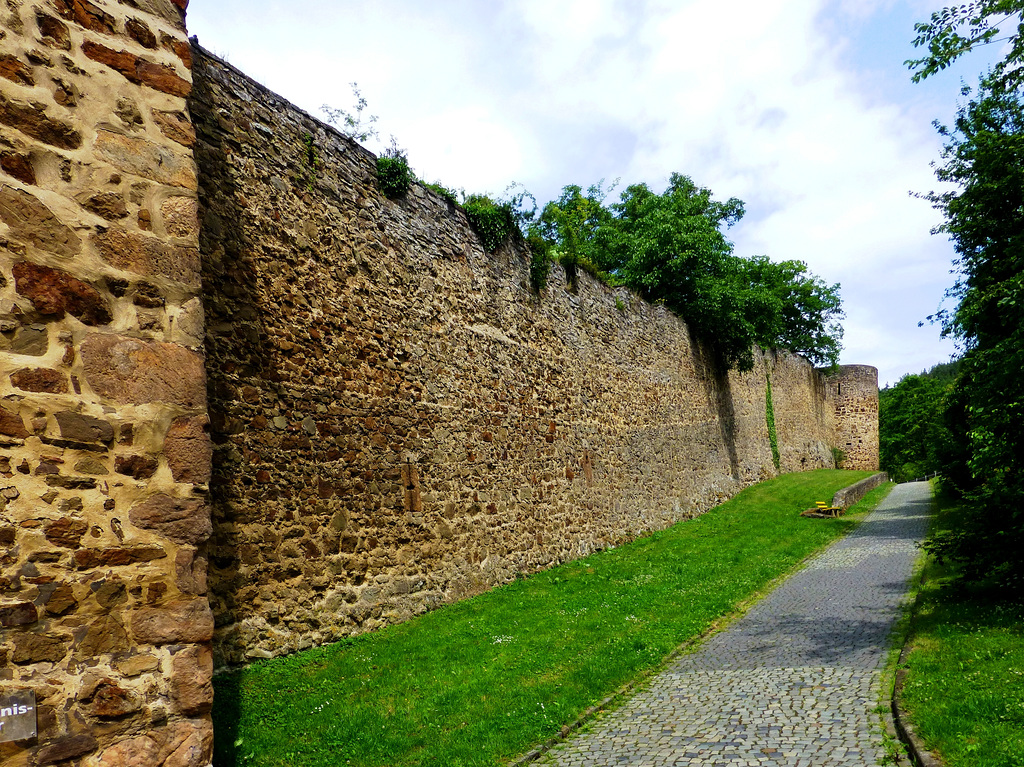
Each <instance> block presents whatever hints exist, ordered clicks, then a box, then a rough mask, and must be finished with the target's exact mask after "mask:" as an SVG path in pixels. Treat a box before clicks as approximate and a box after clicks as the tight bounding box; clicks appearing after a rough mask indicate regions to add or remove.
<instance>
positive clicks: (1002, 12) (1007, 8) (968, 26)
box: [906, 0, 1024, 88]
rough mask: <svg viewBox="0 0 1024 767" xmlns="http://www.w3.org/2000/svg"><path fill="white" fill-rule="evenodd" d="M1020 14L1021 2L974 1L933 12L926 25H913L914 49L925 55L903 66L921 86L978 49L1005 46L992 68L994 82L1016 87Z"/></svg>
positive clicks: (1022, 26) (1022, 60) (1023, 26)
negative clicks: (921, 48) (1003, 43)
mask: <svg viewBox="0 0 1024 767" xmlns="http://www.w3.org/2000/svg"><path fill="white" fill-rule="evenodd" d="M1022 11H1024V0H976V1H975V2H968V3H962V4H960V5H951V6H948V7H946V8H943V9H942V10H940V11H936V12H935V13H933V14H932V15H931V19H930V20H929V21H927V22H922V23H920V24H915V25H914V31H915V32H917V37H915V38H914V47H916V48H920V47H922V46H924V47H927V49H928V54H927V55H926V56H922V57H921V58H919V59H910V60H908V61H907V62H906V64H907V66H908V67H910V69H911V70H913V72H914V74H913V76H912V78H911V79H912V80H913V81H914V82H915V83H916V82H920V81H921V80H924V79H925V78H926V77H930V76H931V75H934V74H935V73H937V72H939V71H941V70H943V69H945V68H946V67H948V66H949V65H950V64H952V63H953V62H954V61H956V60H957V59H958V58H960V57H961V56H963V55H964V54H965V53H967V52H969V51H972V50H974V49H975V48H978V47H979V46H982V45H990V44H994V43H1002V42H1007V43H1009V52H1008V53H1007V54H1006V56H1005V57H1004V58H1003V60H1002V61H1000V62H999V63H998V64H996V65H995V67H994V69H993V73H992V74H993V78H994V79H993V81H994V83H995V84H996V85H998V86H999V87H1004V88H1006V87H1009V88H1013V87H1016V86H1017V85H1019V84H1020V83H1021V82H1022V81H1024V69H1022V65H1024V40H1022V34H1021V33H1022V32H1024V22H1022V20H1021V12H1022ZM1011 30H1012V31H1011Z"/></svg>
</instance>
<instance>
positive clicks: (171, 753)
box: [90, 717, 213, 767]
mask: <svg viewBox="0 0 1024 767" xmlns="http://www.w3.org/2000/svg"><path fill="white" fill-rule="evenodd" d="M212 757H213V727H212V725H211V724H210V721H209V718H208V717H207V718H204V719H188V720H184V721H176V722H171V723H169V724H167V725H166V726H165V727H159V728H155V729H150V730H149V731H147V732H146V734H145V735H139V736H137V737H134V738H129V739H127V740H123V741H121V742H120V743H117V744H115V745H113V746H111V747H110V748H107V749H105V750H104V751H102V752H101V753H100V754H99V755H98V756H97V757H96V761H95V764H94V765H92V764H91V765H90V767H154V765H161V767H206V765H208V764H209V763H210V760H211V759H212Z"/></svg>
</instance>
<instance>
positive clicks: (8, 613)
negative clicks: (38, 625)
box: [0, 602, 39, 629]
mask: <svg viewBox="0 0 1024 767" xmlns="http://www.w3.org/2000/svg"><path fill="white" fill-rule="evenodd" d="M38 619H39V614H38V613H37V612H36V606H35V605H34V604H32V603H31V602H15V603H14V604H6V605H5V604H2V603H0V626H2V627H3V628H5V629H9V628H14V627H15V626H29V625H31V624H33V623H35V622H36V621H37V620H38Z"/></svg>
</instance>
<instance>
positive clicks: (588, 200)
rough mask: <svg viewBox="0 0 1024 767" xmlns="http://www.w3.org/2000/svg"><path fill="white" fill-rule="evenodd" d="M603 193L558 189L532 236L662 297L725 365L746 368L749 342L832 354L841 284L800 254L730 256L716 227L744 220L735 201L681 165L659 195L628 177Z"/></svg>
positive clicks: (819, 356)
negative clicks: (817, 273)
mask: <svg viewBox="0 0 1024 767" xmlns="http://www.w3.org/2000/svg"><path fill="white" fill-rule="evenodd" d="M608 191H609V190H605V189H604V186H603V184H600V183H599V184H596V185H594V186H591V187H590V188H589V189H588V190H587V191H586V193H584V192H583V189H582V187H579V186H567V187H565V189H564V190H563V192H562V195H561V196H560V197H559V198H558V199H557V200H555V201H553V202H551V203H548V205H546V206H545V208H544V210H543V211H542V212H541V215H540V217H539V218H538V219H537V221H536V222H535V223H534V225H533V226H531V228H530V231H529V234H530V236H532V237H539V238H542V239H545V240H547V241H548V242H550V243H552V245H553V246H554V247H556V248H557V249H558V253H559V260H560V261H561V262H562V263H563V265H565V266H566V268H567V270H570V269H575V268H576V266H577V265H578V264H582V265H584V266H585V267H589V268H591V269H593V270H596V271H599V272H601V273H604V274H606V275H608V276H609V278H610V279H611V280H612V281H613V282H615V283H617V284H621V285H627V286H629V287H630V288H632V289H634V290H636V291H637V292H638V293H640V294H641V295H643V296H644V297H645V298H647V299H648V300H651V301H659V302H662V303H664V304H665V305H666V306H668V307H669V308H670V309H672V310H673V311H675V312H677V313H678V314H679V315H680V316H682V317H683V319H685V320H686V322H687V324H688V325H689V326H690V328H691V330H692V331H693V332H694V333H695V335H696V336H697V337H698V338H700V339H701V340H702V341H703V342H704V343H705V344H706V346H707V347H708V348H709V349H710V350H711V351H712V352H713V353H714V355H715V356H716V358H717V359H718V361H719V362H720V363H721V364H722V365H723V367H725V368H729V367H737V368H739V369H740V370H750V369H751V368H752V367H753V353H752V347H753V345H754V344H758V345H760V346H762V347H763V348H782V347H785V348H790V349H792V350H793V351H795V352H798V353H801V354H806V355H807V356H808V357H810V358H811V359H812V361H814V362H818V363H825V364H834V363H835V362H836V361H837V358H838V354H839V339H840V338H841V337H842V329H841V328H840V327H839V324H838V322H837V319H838V318H840V317H841V316H842V311H841V302H840V299H839V286H838V285H832V286H829V285H826V284H825V283H824V282H823V281H822V280H820V279H818V278H816V277H814V276H813V275H811V274H809V273H808V272H807V267H806V265H805V264H803V263H802V262H798V261H786V262H783V263H781V264H774V263H772V262H771V261H769V260H768V259H767V258H763V257H761V258H756V259H752V260H749V261H748V260H746V259H742V258H739V257H737V256H735V255H734V254H733V248H732V243H730V242H729V241H728V239H726V237H725V234H724V233H723V229H727V228H728V227H730V226H732V225H733V224H735V223H736V222H737V221H739V220H740V218H742V216H743V212H744V209H743V202H742V201H740V200H738V199H736V198H730V199H729V200H726V201H724V202H723V201H719V200H716V199H714V197H713V196H712V193H711V190H710V189H706V188H704V187H700V186H698V185H697V184H695V183H694V182H693V180H692V179H690V178H689V177H688V176H684V175H682V174H679V173H673V174H672V176H671V178H670V179H669V184H668V187H667V188H666V189H665V191H664V192H662V193H661V194H657V193H656V192H654V191H653V190H651V188H650V187H648V186H647V185H646V184H634V185H632V186H629V187H627V188H626V189H625V190H624V191H623V192H622V194H621V195H620V197H619V200H618V202H615V203H613V204H611V205H609V206H606V205H604V198H605V197H606V196H607V193H608Z"/></svg>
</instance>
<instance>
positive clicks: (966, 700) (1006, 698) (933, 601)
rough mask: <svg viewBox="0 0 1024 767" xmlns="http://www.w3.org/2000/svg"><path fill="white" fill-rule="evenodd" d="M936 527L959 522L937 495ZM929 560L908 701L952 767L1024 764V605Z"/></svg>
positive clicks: (951, 506) (914, 641)
mask: <svg viewBox="0 0 1024 767" xmlns="http://www.w3.org/2000/svg"><path fill="white" fill-rule="evenodd" d="M938 500H939V513H938V515H937V517H936V523H935V524H936V527H937V528H938V529H949V528H952V527H953V526H954V525H955V524H956V506H955V503H954V502H953V501H952V500H950V499H949V498H947V497H944V496H943V495H942V494H939V497H938ZM954 575H955V570H953V569H951V568H948V567H942V566H939V565H938V564H936V563H935V562H934V561H929V562H928V564H927V565H926V568H925V572H924V583H923V585H922V588H921V592H920V596H919V598H918V613H917V617H916V618H915V620H914V622H913V624H912V627H911V631H912V633H911V638H910V641H911V642H912V645H913V647H914V649H913V651H912V652H911V653H910V655H909V657H908V660H907V668H908V671H907V682H906V686H905V688H904V694H903V696H904V704H905V706H906V708H907V709H908V710H909V713H910V718H911V720H912V721H913V722H914V724H915V725H916V728H917V730H918V733H919V734H920V735H921V737H922V738H923V739H924V741H925V744H926V745H927V747H928V748H930V749H932V750H934V751H936V752H938V753H939V754H940V755H941V756H942V758H943V760H944V761H945V764H946V766H947V767H1011V765H1012V766H1014V767H1019V766H1020V765H1024V603H1022V602H1021V595H1020V594H1016V595H1015V596H1014V595H1008V594H1005V593H1001V592H993V591H991V590H987V589H982V588H978V587H971V586H964V585H957V584H955V583H953V582H952V577H953V576H954Z"/></svg>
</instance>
